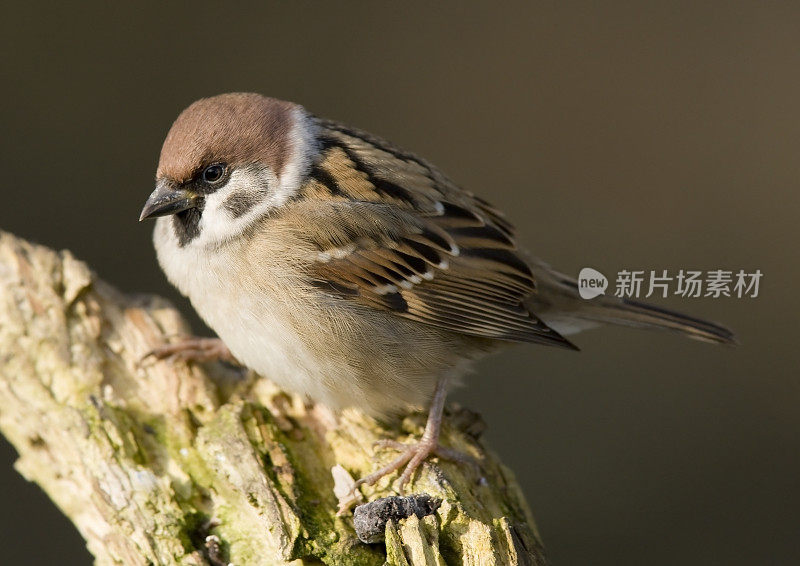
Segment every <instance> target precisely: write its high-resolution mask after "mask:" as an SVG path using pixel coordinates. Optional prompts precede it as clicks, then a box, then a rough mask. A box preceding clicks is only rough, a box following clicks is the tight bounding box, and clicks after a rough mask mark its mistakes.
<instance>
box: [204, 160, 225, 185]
mask: <svg viewBox="0 0 800 566" xmlns="http://www.w3.org/2000/svg"><path fill="white" fill-rule="evenodd" d="M223 175H225V165H222V164H221V163H215V164H214V165H209V166H208V167H206V168H205V169H203V180H204V181H205V182H206V183H217V182H219V180H220V179H222V177H223Z"/></svg>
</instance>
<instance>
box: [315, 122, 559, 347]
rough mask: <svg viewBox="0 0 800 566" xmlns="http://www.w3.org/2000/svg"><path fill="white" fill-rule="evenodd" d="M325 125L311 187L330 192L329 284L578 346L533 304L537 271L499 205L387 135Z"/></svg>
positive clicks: (324, 241)
mask: <svg viewBox="0 0 800 566" xmlns="http://www.w3.org/2000/svg"><path fill="white" fill-rule="evenodd" d="M320 125H321V127H322V128H323V135H322V144H323V147H322V153H321V158H320V159H319V160H318V162H317V163H316V165H315V167H314V168H313V170H312V172H311V173H310V176H309V181H308V183H307V184H306V186H305V187H304V190H303V191H302V193H301V198H302V197H305V198H312V199H321V200H324V201H327V206H324V207H323V209H324V210H325V212H324V214H326V215H327V222H326V224H327V225H329V226H332V229H331V230H330V232H329V233H326V235H325V236H324V237H323V236H317V239H318V241H315V242H314V244H315V246H316V248H317V249H318V250H319V253H318V257H317V261H316V262H315V263H314V265H313V276H314V278H315V279H316V280H317V281H318V282H319V283H320V285H323V286H325V287H327V288H329V289H332V290H333V291H335V292H336V293H338V294H341V295H344V296H347V297H349V298H351V299H352V300H355V301H358V302H361V303H362V304H366V305H370V306H373V307H375V308H380V309H384V310H387V311H390V312H392V313H395V314H397V315H399V316H402V317H405V318H408V319H411V320H415V321H419V322H422V323H426V324H431V325H435V326H438V327H441V328H445V329H447V330H450V331H454V332H459V333H464V334H469V335H473V336H481V337H486V338H494V339H499V340H511V341H523V342H539V343H547V344H553V345H560V346H566V347H573V348H574V346H572V345H571V344H570V343H569V342H568V341H567V340H565V339H564V338H563V337H561V336H560V335H559V334H558V333H556V332H555V331H554V330H552V329H550V328H549V327H547V326H546V325H545V324H544V323H543V322H542V321H541V320H539V319H538V318H536V316H534V315H533V314H532V313H531V312H529V311H528V309H527V308H526V307H525V305H524V299H525V298H527V297H529V296H530V295H531V294H533V293H535V292H536V286H535V281H534V277H533V273H532V272H531V269H530V268H529V266H528V265H527V264H526V262H525V261H523V260H522V259H521V258H520V256H519V255H518V254H517V251H516V244H515V242H514V239H513V228H512V226H511V225H510V224H509V223H508V222H507V221H506V220H505V219H504V218H503V216H502V215H501V214H500V213H499V212H498V211H497V210H495V209H494V208H492V207H491V205H489V204H488V203H486V202H485V201H483V200H481V199H479V198H477V197H475V196H474V195H472V194H470V193H467V192H465V191H462V190H461V189H459V188H458V187H457V186H455V185H454V184H453V183H452V182H451V181H450V180H449V179H447V178H446V177H445V176H444V175H442V174H441V173H440V172H439V171H438V170H436V169H435V168H434V167H432V166H430V165H429V164H427V163H426V162H424V161H422V160H421V159H419V158H417V157H415V156H413V155H411V154H408V153H406V152H403V151H401V150H398V149H396V148H394V147H393V146H391V145H390V144H388V143H387V142H384V141H382V140H380V139H378V138H375V137H373V136H371V135H369V134H366V133H363V132H359V131H356V130H351V129H347V128H345V127H343V126H341V125H339V124H336V123H334V122H327V121H320ZM318 210H319V208H318ZM309 237H311V236H309Z"/></svg>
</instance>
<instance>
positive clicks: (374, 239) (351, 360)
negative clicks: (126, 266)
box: [140, 93, 734, 491]
mask: <svg viewBox="0 0 800 566" xmlns="http://www.w3.org/2000/svg"><path fill="white" fill-rule="evenodd" d="M153 217H159V218H158V221H157V222H156V226H155V233H154V238H153V239H154V242H155V248H156V251H157V254H158V261H159V263H160V264H161V267H162V269H163V270H164V272H165V273H166V274H167V277H168V278H169V280H170V282H171V283H172V284H173V285H175V286H176V287H177V288H178V289H179V290H180V291H181V293H183V294H184V295H186V296H187V297H189V299H190V300H191V302H192V305H193V306H194V308H195V309H197V312H198V313H199V314H200V316H201V317H202V318H203V319H204V320H205V321H206V323H207V324H208V325H209V326H210V327H211V328H212V329H213V330H214V331H215V332H216V333H217V334H218V336H219V338H220V339H221V340H222V341H223V342H224V345H225V346H227V348H228V349H229V350H230V353H231V354H232V355H233V356H234V357H235V358H236V359H237V360H239V361H240V362H241V363H242V364H244V365H245V366H247V367H249V368H252V369H253V370H255V371H256V372H258V373H259V374H261V375H264V376H268V377H269V378H270V379H272V380H274V381H275V382H276V383H278V384H279V385H281V386H283V387H285V388H287V389H290V390H293V391H296V392H299V393H302V394H305V395H306V396H308V397H310V398H311V399H314V400H316V401H319V402H321V403H323V404H325V405H327V406H328V407H330V408H332V409H339V408H343V407H346V406H355V407H358V408H360V409H362V410H364V411H366V412H368V413H370V414H373V415H378V416H380V415H387V414H392V413H397V412H400V411H403V410H406V409H407V408H409V407H423V406H428V407H429V416H428V422H427V425H426V428H425V431H424V434H423V436H422V438H421V440H420V441H419V442H418V443H416V444H413V445H410V446H405V445H403V446H402V447H401V448H402V452H401V455H400V456H399V457H398V458H397V459H396V460H394V461H393V462H392V463H391V464H389V465H388V466H386V467H384V468H382V469H380V470H378V471H377V472H375V473H373V474H371V475H369V476H367V477H366V478H363V479H362V480H360V482H359V483H361V482H367V483H374V482H375V481H376V480H377V479H378V478H380V477H382V476H384V475H386V474H388V473H391V472H394V471H396V470H399V469H400V468H401V467H403V465H405V466H406V467H405V470H404V471H403V473H402V475H401V477H400V482H399V489H400V491H402V489H403V487H404V485H405V484H406V482H407V481H408V480H409V478H410V477H411V475H412V473H413V472H414V470H415V468H417V467H418V466H419V465H420V464H421V463H422V462H423V461H424V460H425V459H426V458H427V457H428V456H429V455H431V454H433V453H437V454H440V455H443V456H445V457H454V456H456V455H455V454H453V453H452V451H449V450H447V449H444V448H442V447H439V446H438V444H437V442H438V436H439V429H440V425H441V420H442V410H443V407H444V399H445V395H446V390H447V386H448V383H452V381H453V380H457V379H458V378H459V377H460V376H461V375H462V374H463V373H464V372H465V371H466V370H467V369H468V367H469V366H470V364H471V363H472V362H473V361H475V360H476V359H478V358H480V357H481V356H484V355H485V354H488V353H490V352H493V351H495V350H497V349H499V348H501V347H502V346H504V345H506V344H509V343H512V342H534V343H537V344H545V345H550V346H560V347H564V348H571V349H577V348H575V346H573V345H572V344H571V343H570V342H569V341H568V340H567V339H565V338H564V337H563V336H564V335H569V334H573V333H575V332H578V331H580V330H583V329H586V328H589V327H592V326H596V325H598V324H600V323H606V322H609V323H618V324H627V325H631V326H641V327H656V328H667V329H672V330H677V331H680V332H683V333H685V334H686V335H688V336H689V337H691V338H696V339H700V340H706V341H710V342H721V343H730V342H733V340H734V339H733V334H732V333H731V332H730V331H729V330H727V329H725V328H723V327H721V326H718V325H716V324H713V323H710V322H705V321H702V320H698V319H696V318H691V317H688V316H684V315H681V314H678V313H675V312H670V311H667V310H664V309H661V308H659V307H653V306H648V305H645V304H642V303H638V302H633V301H629V300H623V299H617V298H614V297H605V296H604V297H598V298H597V299H594V300H592V301H587V300H583V299H581V298H580V297H579V294H578V288H577V285H576V282H575V281H574V280H573V279H571V278H569V277H567V276H565V275H562V274H560V273H557V272H555V271H553V270H551V269H550V268H549V267H548V266H547V265H545V264H544V263H542V262H540V261H538V260H536V259H534V258H533V257H531V256H529V255H528V254H526V253H525V252H524V251H523V250H521V249H519V247H518V246H517V244H516V242H515V240H514V230H513V227H512V226H511V224H510V223H509V221H508V220H506V218H505V217H504V216H503V214H502V213H501V212H499V211H498V210H497V209H495V208H494V207H493V206H492V205H491V204H489V203H488V202H486V201H485V200H483V199H482V198H480V197H478V196H476V195H474V194H472V193H470V192H467V191H465V190H463V189H461V188H459V187H458V186H457V185H456V184H454V183H453V182H452V181H451V180H450V179H448V178H447V177H446V176H445V175H444V174H443V173H442V172H441V171H439V170H438V169H437V168H436V167H434V166H433V165H431V164H430V163H428V162H427V161H425V160H423V159H421V158H419V157H417V156H415V155H413V154H412V153H408V152H406V151H404V150H401V149H399V148H397V147H395V146H394V145H392V144H390V143H389V142H386V141H384V140H382V139H380V138H378V137H376V136H373V135H371V134H368V133H366V132H362V131H360V130H356V129H353V128H349V127H347V126H344V125H342V124H339V123H337V122H334V121H330V120H325V119H322V118H318V117H316V116H313V115H312V114H310V113H308V112H307V111H306V110H305V109H304V108H302V107H301V106H298V105H297V104H293V103H290V102H284V101H280V100H276V99H273V98H267V97H264V96H261V95H258V94H242V93H237V94H223V95H220V96H215V97H212V98H206V99H202V100H199V101H197V102H195V103H194V104H192V105H191V106H189V107H188V108H187V109H186V110H184V111H183V113H182V114H181V115H180V116H178V118H177V120H176V121H175V123H174V124H173V126H172V128H171V129H170V131H169V133H168V135H167V138H166V140H165V141H164V146H163V148H162V150H161V158H160V160H159V164H158V171H157V174H156V189H155V191H153V193H152V194H151V195H150V197H149V198H148V200H147V203H146V204H145V206H144V209H143V210H142V213H141V218H140V220H144V219H146V218H153ZM198 344H199V349H198ZM182 350H183V353H184V354H186V352H188V354H186V355H185V356H184V357H186V358H189V357H193V356H197V355H203V354H204V353H205V354H208V353H209V352H211V355H216V354H223V353H225V349H224V348H219V343H214V342H209V341H206V342H203V343H197V342H194V343H186V344H183V345H177V346H172V347H167V349H164V350H161V351H160V353H161V354H162V355H164V354H180V353H181V351H182ZM395 446H396V444H395Z"/></svg>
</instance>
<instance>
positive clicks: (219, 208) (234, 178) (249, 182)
mask: <svg viewBox="0 0 800 566" xmlns="http://www.w3.org/2000/svg"><path fill="white" fill-rule="evenodd" d="M276 186H278V179H277V177H276V176H275V174H274V173H273V172H272V171H271V170H270V169H269V168H267V167H256V166H251V167H245V168H242V169H238V170H236V171H233V172H232V173H231V177H230V179H229V180H228V182H227V183H226V184H225V186H224V187H222V188H221V189H219V190H218V191H216V192H214V193H212V194H210V195H208V196H207V197H206V199H205V205H204V207H203V214H202V216H201V217H200V226H199V228H200V235H199V236H198V237H197V241H196V242H193V243H195V244H196V245H199V246H205V245H209V244H216V243H219V242H223V241H227V240H230V239H232V238H235V237H237V236H239V235H240V234H241V233H242V232H244V230H245V229H246V228H247V227H248V226H249V225H250V224H252V222H253V221H254V220H256V219H257V218H260V217H262V216H263V215H265V214H267V213H268V212H269V211H270V210H272V209H273V208H275V207H277V206H280V205H281V204H282V201H283V200H285V199H282V198H281V196H280V195H279V194H277V193H276V191H275V190H274V187H276ZM234 196H238V197H240V198H242V199H248V200H251V201H252V202H253V205H252V206H251V207H250V208H249V209H247V210H246V211H245V212H244V213H243V214H239V215H237V214H235V213H234V212H233V211H232V210H231V209H230V208H229V207H228V206H226V201H228V199H230V198H232V197H234Z"/></svg>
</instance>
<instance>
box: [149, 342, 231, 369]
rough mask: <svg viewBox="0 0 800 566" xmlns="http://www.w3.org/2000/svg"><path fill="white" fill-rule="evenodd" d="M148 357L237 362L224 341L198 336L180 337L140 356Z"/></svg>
mask: <svg viewBox="0 0 800 566" xmlns="http://www.w3.org/2000/svg"><path fill="white" fill-rule="evenodd" d="M150 357H153V358H155V359H157V360H170V361H180V362H214V361H224V362H229V363H234V364H235V363H238V362H237V361H236V358H234V357H233V354H231V351H230V350H229V349H228V347H227V346H226V345H225V343H224V342H223V341H222V340H220V339H219V338H198V337H196V336H191V337H188V338H182V339H181V340H180V341H179V342H175V343H174V344H162V345H161V346H158V347H157V348H153V349H152V350H150V351H149V352H147V354H145V355H144V356H143V357H142V360H146V359H147V358H150Z"/></svg>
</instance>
